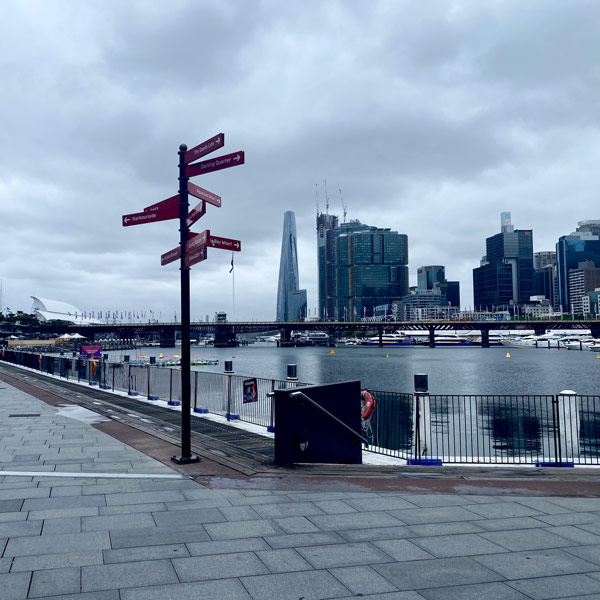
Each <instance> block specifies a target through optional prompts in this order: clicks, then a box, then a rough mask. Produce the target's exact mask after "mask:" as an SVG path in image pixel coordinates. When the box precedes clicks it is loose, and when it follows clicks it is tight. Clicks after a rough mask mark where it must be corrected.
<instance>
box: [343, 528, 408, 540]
mask: <svg viewBox="0 0 600 600" xmlns="http://www.w3.org/2000/svg"><path fill="white" fill-rule="evenodd" d="M338 533H339V534H340V535H341V536H342V537H344V538H345V539H346V540H347V541H349V542H369V541H375V540H390V539H399V538H406V537H413V534H412V533H411V531H410V530H409V528H408V527H405V526H404V525H399V526H396V527H374V528H371V529H350V530H348V531H338Z"/></svg>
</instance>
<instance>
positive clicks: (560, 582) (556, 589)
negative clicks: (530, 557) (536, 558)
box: [508, 575, 600, 600]
mask: <svg viewBox="0 0 600 600" xmlns="http://www.w3.org/2000/svg"><path fill="white" fill-rule="evenodd" d="M508 585H510V586H511V587H513V588H514V589H515V590H518V591H519V592H523V594H527V596H528V597H530V598H533V599H534V600H549V599H550V598H580V597H583V596H587V595H589V594H597V593H600V581H597V580H595V579H593V578H592V577H588V576H587V575H561V576H557V577H537V578H534V579H520V580H517V581H511V582H510V583H509V584H508Z"/></svg>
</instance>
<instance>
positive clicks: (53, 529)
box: [42, 517, 81, 535]
mask: <svg viewBox="0 0 600 600" xmlns="http://www.w3.org/2000/svg"><path fill="white" fill-rule="evenodd" d="M43 523H44V527H43V528H42V535H52V534H57V533H80V532H81V517H64V518H62V519H46V520H45V521H43Z"/></svg>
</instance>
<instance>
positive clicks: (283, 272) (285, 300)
mask: <svg viewBox="0 0 600 600" xmlns="http://www.w3.org/2000/svg"><path fill="white" fill-rule="evenodd" d="M299 287H300V286H299V278H298V250H297V244H296V217H295V215H294V213H293V212H292V211H291V210H288V211H287V212H285V213H284V215H283V236H282V240H281V259H280V261H279V284H278V286H277V317H276V320H277V321H301V320H304V319H305V318H306V290H301V289H299Z"/></svg>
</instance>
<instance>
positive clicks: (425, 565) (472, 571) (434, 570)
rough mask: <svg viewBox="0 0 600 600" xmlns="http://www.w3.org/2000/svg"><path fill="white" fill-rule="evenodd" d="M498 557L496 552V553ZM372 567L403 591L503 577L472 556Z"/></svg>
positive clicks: (482, 581) (465, 583) (487, 580)
mask: <svg viewBox="0 0 600 600" xmlns="http://www.w3.org/2000/svg"><path fill="white" fill-rule="evenodd" d="M494 556H496V555H494ZM373 568H374V569H375V570H376V571H377V572H378V573H379V574H380V575H383V577H385V578H386V579H387V580H388V581H391V582H392V583H393V584H394V585H395V586H396V587H397V588H398V589H400V590H418V589H423V588H432V587H442V586H445V585H447V584H448V583H449V582H452V583H453V584H455V585H467V584H472V583H490V582H493V581H500V580H502V579H503V578H502V577H501V576H500V575H498V573H495V572H494V571H492V570H490V569H488V568H486V567H484V566H482V565H481V564H478V563H477V562H475V561H474V560H473V559H471V558H437V559H434V560H419V561H409V562H397V563H388V564H382V565H374V566H373Z"/></svg>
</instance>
